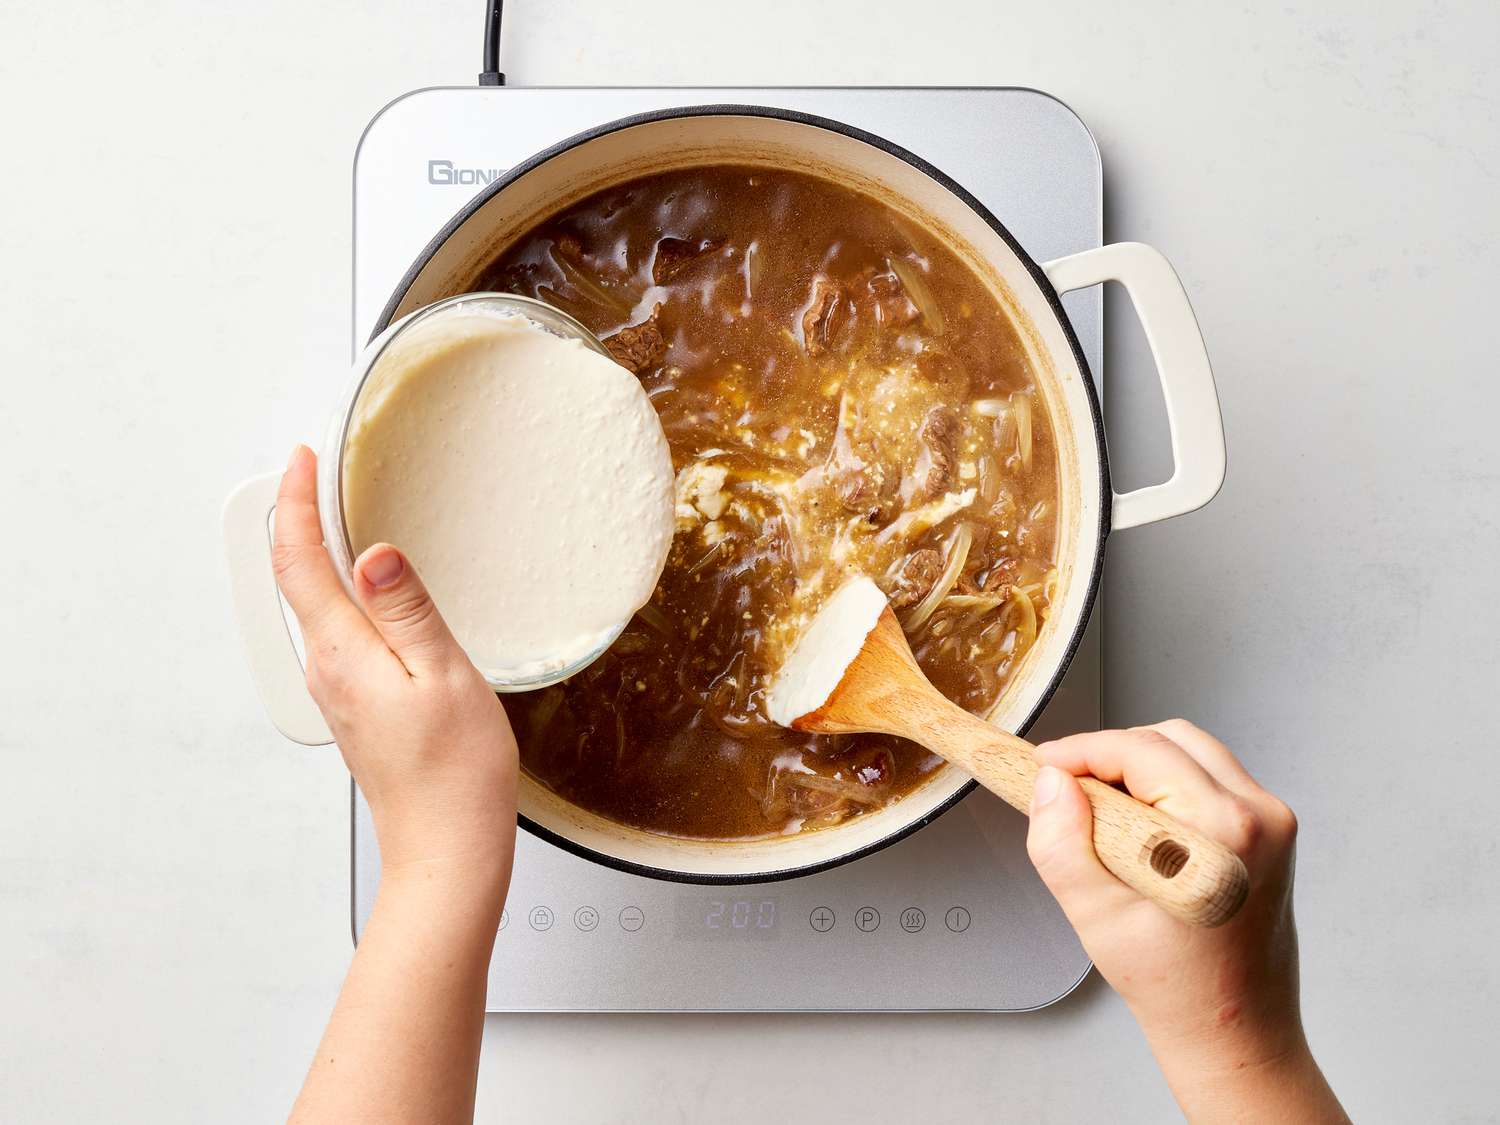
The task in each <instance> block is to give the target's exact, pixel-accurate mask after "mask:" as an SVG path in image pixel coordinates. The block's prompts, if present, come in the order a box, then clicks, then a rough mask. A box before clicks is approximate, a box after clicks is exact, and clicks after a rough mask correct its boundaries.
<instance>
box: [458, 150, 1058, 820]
mask: <svg viewBox="0 0 1500 1125" xmlns="http://www.w3.org/2000/svg"><path fill="white" fill-rule="evenodd" d="M470 288H471V289H472V290H475V291H479V290H485V289H497V290H501V291H509V292H517V293H524V294H526V295H528V296H533V297H538V298H540V299H542V300H545V301H547V302H549V303H551V304H553V305H556V306H557V307H559V308H562V309H564V310H566V311H568V312H570V313H572V314H573V315H575V316H576V317H578V318H579V319H580V320H581V321H583V322H584V323H585V324H587V325H588V326H589V327H590V328H591V329H592V330H593V331H594V332H596V333H597V334H598V335H599V336H601V337H603V338H606V343H607V344H608V345H609V346H610V348H611V350H612V351H613V352H615V354H616V355H617V357H618V358H620V359H621V361H622V362H624V363H626V365H627V366H630V367H632V368H633V369H635V370H637V373H638V374H639V377H640V378H641V381H642V383H643V385H644V386H645V387H646V389H647V391H648V393H649V394H650V395H651V399H652V402H653V403H654V404H655V406H656V408H657V411H658V413H659V415H660V417H661V421H662V425H663V427H664V429H665V431H666V435H667V439H668V442H669V444H670V446H671V449H672V456H673V464H674V468H675V469H676V470H677V472H678V511H679V520H678V533H677V536H676V538H675V540H674V543H673V547H672V553H671V557H670V558H669V560H668V563H667V567H666V570H665V573H664V574H663V575H662V579H661V582H660V584H659V586H658V588H657V590H656V593H655V595H654V596H653V598H652V601H651V604H650V605H649V606H648V607H647V608H646V609H645V610H643V611H642V613H641V614H639V615H638V616H637V617H636V618H635V620H633V621H632V622H631V624H630V626H629V627H628V628H627V629H626V631H625V632H624V633H623V634H622V635H621V637H620V638H619V640H618V641H616V643H615V644H614V646H613V647H612V648H611V649H610V651H609V652H608V653H606V654H605V655H604V656H603V657H602V658H601V659H600V660H599V661H597V662H596V663H595V664H594V665H592V666H591V667H589V668H588V669H586V670H585V671H584V672H582V673H580V674H579V675H577V676H575V677H574V678H573V679H571V680H569V681H568V682H566V683H565V684H562V685H558V686H556V687H552V688H547V689H545V690H543V691H539V692H535V693H531V694H528V695H519V696H506V697H505V707H506V710H507V712H508V713H509V715H510V717H511V720H512V722H513V723H514V725H515V728H516V735H517V738H518V740H519V742H520V747H521V760H522V764H523V766H524V767H525V769H526V770H527V771H528V772H529V773H530V774H531V775H532V776H533V777H534V778H536V779H537V780H538V781H540V782H541V783H542V784H544V785H546V786H548V787H549V788H550V789H552V790H553V791H554V792H556V793H558V794H559V795H561V796H563V797H564V798H566V799H568V800H570V801H572V802H574V803H576V804H578V805H581V806H583V807H584V808H587V809H590V810H592V811H594V812H596V813H599V814H601V815H603V816H606V817H609V818H611V819H614V820H617V821H620V822H623V823H625V824H630V825H634V826H636V827H639V828H643V829H646V830H648V831H652V832H659V833H665V834H671V835H678V836H690V837H702V838H715V839H729V838H746V837H758V836H766V835H772V834H777V833H783V832H789V831H797V830H800V829H807V828H816V827H823V826H826V825H830V824H835V823H838V822H840V821H842V820H845V819H847V818H848V817H851V816H857V815H860V814H861V813H863V812H867V811H869V810H871V809H874V808H878V807H880V806H882V805H884V804H886V803H888V802H889V801H891V800H894V799H896V798H898V797H900V796H902V795H903V794H905V793H908V792H910V791H911V790H912V789H913V788H915V787H916V786H918V785H919V784H920V783H921V782H922V781H923V780H924V779H926V778H927V777H928V776H929V775H931V773H932V772H933V771H934V770H936V769H937V768H938V767H939V766H940V765H941V764H942V763H941V761H940V760H939V759H938V758H936V757H935V756H933V755H932V754H929V753H927V752H926V751H925V750H923V749H921V748H920V747H918V746H915V745H913V744H911V743H908V742H903V741H900V740H897V739H894V738H889V737H884V736H836V737H821V736H814V735H804V734H798V733H795V732H792V731H788V730H784V729H782V728H780V727H777V726H776V725H774V724H773V723H771V722H770V721H769V720H768V719H767V718H766V715H765V710H764V704H763V698H764V693H765V689H766V686H767V684H768V681H769V679H770V677H771V676H772V675H773V674H774V672H775V670H776V668H777V666H778V664H779V661H780V659H781V656H782V654H783V653H784V652H785V651H786V648H787V646H788V645H789V644H790V643H791V642H792V641H793V640H795V637H796V634H797V631H798V630H799V629H800V628H801V626H802V625H803V624H805V622H806V620H807V619H808V617H809V616H810V615H811V613H812V612H813V611H815V610H816V608H817V606H818V604H819V603H820V601H821V599H822V598H824V597H826V596H827V594H828V593H830V592H832V590H833V589H834V588H836V587H837V585H838V584H839V583H840V582H841V581H842V580H843V579H844V578H846V577H848V576H851V575H854V574H868V575H869V576H870V577H872V578H874V579H875V580H876V581H877V582H878V583H879V584H880V585H881V586H882V588H883V589H885V590H886V591H887V593H888V594H890V595H891V596H892V602H893V605H895V606H896V607H897V612H898V616H899V617H901V618H902V620H903V624H904V625H907V626H908V635H909V637H910V639H911V641H912V645H913V648H914V650H915V651H916V653H917V657H918V659H919V661H920V662H921V664H922V666H923V668H924V670H925V671H926V672H927V674H928V676H929V677H930V678H931V679H932V681H933V682H934V683H935V684H936V685H937V686H938V687H939V688H940V689H941V690H942V691H943V692H944V693H945V694H947V695H948V696H949V697H950V698H951V699H954V700H955V701H956V702H958V703H959V704H961V705H962V706H964V707H966V708H968V709H969V710H971V711H974V712H976V713H983V712H985V711H987V710H988V709H989V708H990V707H991V706H993V704H994V703H995V701H996V700H997V699H998V698H999V696H1000V694H1001V692H1002V691H1003V690H1004V688H1005V685H1006V683H1007V682H1008V680H1009V677H1010V674H1011V672H1012V670H1013V669H1014V668H1015V667H1016V665H1017V664H1018V662H1019V661H1020V659H1021V658H1022V657H1023V656H1024V655H1025V652H1026V650H1027V648H1028V647H1029V645H1030V644H1031V643H1032V641H1033V640H1034V638H1035V635H1036V630H1037V629H1038V628H1039V627H1040V625H1041V623H1042V622H1043V621H1045V618H1046V614H1047V611H1048V608H1049V595H1050V593H1051V591H1052V584H1053V581H1054V579H1055V573H1056V572H1055V570H1054V552H1055V548H1056V535H1055V527H1054V520H1055V513H1056V509H1057V458H1056V452H1055V447H1054V443H1053V438H1052V427H1051V424H1050V421H1049V419H1048V417H1047V414H1046V410H1045V406H1044V404H1043V402H1042V400H1041V397H1040V395H1039V394H1038V393H1037V391H1036V388H1035V386H1034V385H1033V380H1032V377H1031V372H1030V369H1029V366H1028V362H1027V358H1026V351H1025V348H1024V347H1023V345H1022V343H1021V340H1020V338H1019V336H1018V334H1017V332H1016V329H1015V327H1014V325H1013V324H1012V322H1011V320H1010V318H1009V316H1008V314H1007V313H1006V311H1005V310H1004V309H1003V308H1002V307H1001V305H1000V304H999V303H998V302H997V301H996V299H995V298H994V296H993V295H992V294H991V292H990V291H989V290H988V289H987V288H986V287H985V286H984V284H983V283H982V282H981V281H980V280H979V279H978V278H977V277H976V276H975V275H974V274H973V273H972V272H971V271H970V270H969V269H968V268H967V267H966V266H965V265H963V264H962V263H961V262H960V261H959V260H958V258H957V257H956V256H955V255H954V254H953V253H952V252H951V251H949V250H948V249H946V248H945V247H944V246H943V245H942V244H941V243H939V242H938V241H937V240H936V239H935V238H934V237H933V236H932V235H931V234H929V233H928V232H927V231H926V230H925V229H922V228H920V227H917V226H916V225H914V224H912V223H910V222H909V221H907V220H906V219H904V218H902V217H901V216H900V215H898V214H897V213H896V212H894V211H893V210H891V209H890V208H888V207H886V206H885V205H883V204H881V203H879V202H878V201H876V200H874V199H872V198H870V197H868V196H864V195H860V194H856V193H854V192H852V191H850V190H848V189H845V188H842V187H839V186H837V185H835V184H832V183H829V182H826V181H823V180H819V179H815V178H812V177H809V176H805V175H801V174H795V173H789V172H781V171H772V170H765V169H752V168H745V167H731V166H725V167H713V168H701V169H693V170H688V171H680V172H670V173H664V174H660V175H655V176H650V177H646V178H643V179H639V180H636V181H634V182H631V183H628V184H625V185H622V186H620V187H615V188H610V189H608V190H606V191H603V192H600V193H598V194H596V195H594V196H591V197H589V198H587V199H585V200H583V201H582V202H580V203H577V204H575V205H574V206H572V207H569V208H568V209H567V210H566V211H564V212H562V213H560V214H559V215H557V216H555V217H554V218H552V219H550V220H548V221H547V222H544V223H543V224H541V225H540V226H538V227H536V228H535V229H534V230H532V231H530V232H528V233H527V234H526V235H525V236H524V237H522V238H521V239H519V240H518V241H517V242H516V243H515V244H513V245H512V246H511V247H510V248H508V249H507V250H505V251H504V252H503V253H502V254H500V255H499V257H498V258H497V259H496V260H495V261H494V262H493V263H492V264H491V265H490V266H488V267H487V268H486V269H485V270H484V271H483V272H482V273H481V274H480V276H478V277H477V278H476V279H475V281H474V284H473V285H472V286H470ZM622 330H624V331H623V332H622ZM1028 419H1029V423H1028ZM1028 435H1029V437H1028ZM965 545H966V546H967V555H966V558H965V561H964V564H963V566H962V568H961V570H960V571H959V573H958V577H957V580H956V582H954V583H953V584H952V588H951V590H950V591H949V593H948V595H947V596H946V597H944V598H942V600H941V601H940V602H939V601H938V600H937V598H936V596H934V597H933V598H928V599H924V597H923V595H924V593H926V592H927V591H928V590H929V589H930V588H931V587H932V586H933V585H934V580H935V579H936V578H937V577H938V573H939V572H940V571H942V570H943V569H944V567H945V564H947V563H948V562H950V561H951V560H953V558H954V556H955V554H956V553H957V552H958V551H959V550H960V549H961V548H963V547H964V546H965ZM939 592H940V593H941V591H939ZM930 604H937V608H936V610H935V611H934V612H932V613H931V614H930V615H928V614H927V613H926V610H927V608H928V606H929V605H930ZM918 618H925V620H921V621H918Z"/></svg>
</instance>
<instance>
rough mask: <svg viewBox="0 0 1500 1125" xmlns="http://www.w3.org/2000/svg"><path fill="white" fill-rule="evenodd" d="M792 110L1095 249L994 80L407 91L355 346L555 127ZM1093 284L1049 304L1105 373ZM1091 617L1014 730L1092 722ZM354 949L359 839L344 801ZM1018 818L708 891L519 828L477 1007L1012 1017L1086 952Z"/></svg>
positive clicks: (1047, 119) (364, 264)
mask: <svg viewBox="0 0 1500 1125" xmlns="http://www.w3.org/2000/svg"><path fill="white" fill-rule="evenodd" d="M710 104H713V105H722V104H758V105H770V106H779V107H784V108H789V109H799V110H803V111H806V112H809V113H813V114H817V115H820V116H824V117H830V118H834V119H835V120H840V121H845V122H848V123H850V124H852V125H856V126H859V127H860V128H863V129H866V130H869V131H871V132H873V133H877V134H879V135H881V136H884V137H887V138H889V139H890V140H892V141H894V142H896V143H897V144H900V145H903V146H905V147H907V148H909V149H911V150H912V151H914V152H916V153H918V154H919V155H921V156H922V157H924V158H926V159H927V160H929V161H931V162H932V163H933V164H935V165H936V166H937V167H939V168H941V169H942V170H943V171H944V172H946V173H948V174H949V175H950V176H952V177H954V178H955V179H956V180H957V181H958V182H959V183H961V184H963V185H964V186H965V187H966V188H968V189H969V191H971V192H972V193H973V194H974V195H976V196H977V197H978V198H979V199H980V200H982V201H983V202H984V203H985V204H986V205H987V206H988V207H989V208H990V209H991V210H992V211H993V212H994V213H995V214H996V215H997V216H999V218H1000V219H1001V220H1002V221H1003V222H1004V223H1005V224H1006V225H1007V226H1008V227H1009V228H1010V230H1011V231H1012V232H1013V233H1014V234H1015V235H1016V237H1017V238H1018V239H1019V240H1020V242H1021V244H1022V245H1023V246H1024V247H1025V248H1026V249H1027V250H1028V251H1029V252H1030V253H1031V255H1032V256H1033V257H1034V258H1036V259H1037V260H1039V261H1045V260H1047V259H1050V258H1055V257H1061V256H1062V255H1065V254H1071V253H1075V252H1077V251H1079V250H1084V249H1087V248H1089V247H1092V246H1098V245H1100V242H1101V237H1100V236H1101V224H1102V194H1101V171H1100V165H1099V156H1098V150H1097V149H1096V147H1095V145H1094V142H1093V138H1092V137H1091V136H1090V135H1089V133H1088V130H1087V129H1086V128H1085V127H1084V126H1083V124H1082V123H1081V122H1080V121H1079V120H1078V118H1077V117H1075V116H1074V115H1073V113H1072V112H1071V111H1070V110H1069V109H1068V108H1067V107H1066V106H1064V105H1063V104H1062V103H1060V102H1058V101H1056V100H1055V99H1052V98H1050V97H1048V96H1046V95H1045V94H1040V93H1037V92H1035V91H1030V90H1014V89H937V90H933V89H914V90H897V89H860V90H840V89H655V90H653V89H614V90H605V89H596V90H590V89H551V90H549V89H525V88H513V87H507V88H495V87H488V88H463V89H434V90H421V91H417V92H416V93H413V94H408V95H406V96H405V97H402V98H399V99H397V100H396V101H394V102H392V103H391V104H390V105H389V106H387V107H386V108H385V109H384V110H382V111H381V113H380V114H379V115H378V116H377V117H376V118H375V120H374V121H372V122H371V123H370V126H369V127H368V129H367V130H366V132H365V135H364V137H363V138H362V139H361V141H360V145H359V149H358V152H357V155H356V157H355V168H354V317H353V325H352V329H353V330H352V333H351V339H350V343H351V347H352V349H353V350H354V351H358V349H359V348H360V347H362V346H363V344H364V342H365V341H366V340H367V339H368V338H369V336H370V333H371V330H372V328H373V326H374V323H375V320H376V318H377V317H378V315H379V313H380V310H381V309H382V307H383V306H384V305H385V303H386V301H387V299H388V298H389V297H390V294H391V292H392V290H393V289H394V288H395V286H396V283H397V281H398V280H399V279H400V277H401V275H402V274H403V273H404V272H405V270H406V268H407V267H408V266H409V265H410V264H411V263H412V261H413V260H414V259H415V258H416V256H417V255H418V253H420V251H421V250H422V248H423V247H424V246H425V245H426V244H427V242H428V241H429V240H430V239H431V238H432V236H433V235H434V234H435V233H436V232H437V231H438V230H439V229H440V228H441V227H442V225H443V224H444V223H445V222H446V221H447V220H448V219H449V218H450V217H451V216H452V215H453V214H454V212H456V211H457V210H458V209H459V208H460V207H461V206H463V204H464V203H466V202H467V201H468V200H469V199H470V198H472V197H473V195H474V194H475V193H476V192H478V191H481V190H483V188H484V187H485V185H487V184H488V183H490V182H492V181H493V180H494V179H495V178H496V177H498V176H500V175H503V173H504V170H505V169H506V168H508V167H510V166H511V165H514V164H515V163H517V162H519V161H521V160H523V159H525V158H526V157H528V156H530V155H532V154H533V153H536V152H538V151H540V150H542V149H545V148H548V147H550V146H551V145H554V144H556V143H557V142H558V141H561V140H563V139H565V138H567V137H569V136H572V135H573V134H575V133H578V132H580V131H582V130H585V129H588V128H591V127H593V126H596V125H600V124H603V123H605V122H608V121H612V120H615V119H617V118H620V117H625V116H628V115H630V114H634V113H641V112H645V111H647V110H652V109H661V108H666V107H670V106H689V105H710ZM1101 300H1102V299H1101V296H1100V292H1099V290H1098V289H1094V290H1089V291H1084V292H1079V293H1072V294H1069V295H1068V296H1067V297H1065V298H1064V305H1065V307H1066V308H1067V310H1068V313H1069V316H1070V317H1071V319H1072V321H1073V325H1074V327H1075V329H1076V330H1077V333H1078V336H1079V339H1080V341H1081V343H1082V345H1083V348H1084V352H1085V354H1086V356H1087V358H1088V360H1089V364H1090V366H1091V368H1092V369H1093V371H1094V372H1095V374H1096V376H1097V374H1098V372H1099V371H1100V365H1101V343H1102V339H1101V338H1102V324H1101V321H1102V316H1101V312H1102V309H1101ZM1099 677H1100V668H1099V650H1098V637H1097V625H1095V626H1091V627H1090V629H1089V632H1088V633H1087V634H1086V636H1085V640H1084V643H1083V645H1082V646H1081V648H1080V650H1079V652H1078V654H1077V655H1076V657H1075V658H1074V661H1073V666H1072V668H1071V670H1070V671H1069V673H1068V676H1067V678H1066V679H1065V680H1064V682H1063V684H1062V686H1061V687H1060V689H1059V691H1058V692H1057V694H1056V696H1055V697H1054V699H1053V701H1052V703H1051V704H1050V705H1049V707H1048V709H1047V711H1046V713H1045V714H1044V715H1043V717H1042V719H1041V721H1040V723H1039V724H1038V728H1037V729H1036V730H1035V731H1034V732H1033V733H1034V734H1036V735H1038V736H1039V737H1046V736H1050V735H1055V734H1062V733H1067V732H1069V731H1074V730H1084V729H1092V728H1097V727H1098V725H1099V694H1100V678H1099ZM352 804H353V871H352V876H353V877H352V891H353V894H352V911H353V927H354V934H355V938H356V940H357V939H358V936H359V933H360V931H361V929H362V928H363V926H364V922H365V919H366V918H368V916H369V912H370V909H371V906H372V905H373V901H374V895H375V888H376V886H377V883H378V881H379V864H380V858H379V851H378V848H377V847H376V844H375V835H374V829H373V826H372V825H371V823H370V817H369V810H368V808H367V807H366V805H365V803H364V801H363V799H362V798H361V796H360V794H359V793H358V791H357V790H356V791H354V793H353V803H352ZM1025 834H1026V821H1025V818H1024V817H1022V816H1021V815H1019V814H1018V813H1016V812H1014V811H1013V810H1011V809H1010V808H1009V807H1008V806H1006V805H1005V804H1004V803H1003V802H1001V801H1000V800H999V799H998V798H995V797H992V796H990V795H989V794H988V793H985V792H983V791H980V792H976V793H974V794H972V795H971V796H969V797H968V798H966V799H965V800H963V801H962V802H961V803H960V804H959V805H957V806H956V807H955V808H953V809H951V810H950V811H949V812H947V813H945V814H944V815H943V816H941V817H939V818H938V819H937V820H936V821H935V822H933V823H932V824H930V825H928V826H927V827H925V828H923V829H922V830H921V831H919V832H917V833H915V834H914V835H912V836H910V837H908V838H907V839H905V840H903V841H901V842H900V843H897V844H895V845H893V846H891V847H889V848H886V849H884V850H883V851H880V852H877V853H876V854H874V855H871V856H868V857H866V858H864V859H861V860H857V861H855V862H853V863H850V864H846V865H844V866H842V867H838V868H835V869H833V870H831V871H826V872H822V873H820V874H817V875H812V876H808V877H805V878H801V879H796V880H792V881H788V882H778V883H763V884H752V885H746V886H737V887H705V886H696V885H691V884H681V883H672V882H663V881H657V880H652V879H646V878H642V877H639V876H635V875H627V874H624V873H622V872H619V871H615V870H612V869H609V868H605V867H602V866H599V865H598V864H595V863H592V862H590V861H588V860H584V859H580V858H578V857H576V856H574V855H571V854H569V853H567V852H564V851H562V850H561V849H559V848H556V847H554V846H553V845H551V844H548V843H547V842H545V841H543V840H541V839H539V838H537V837H534V836H531V835H529V834H528V833H526V832H524V831H523V832H521V833H520V837H519V840H518V843H517V850H516V866H515V874H514V877H513V879H512V883H511V891H510V897H509V903H508V905H507V907H506V910H505V913H504V915H503V916H502V919H501V924H500V932H499V933H498V935H497V937H496V942H495V954H494V959H493V961H492V963H491V968H490V980H489V1007H490V1009H491V1010H494V1011H652V1010H654V1011H668V1010H670V1011H695V1010H697V1011H701V1010H745V1011H757V1010H758V1011H773V1010H810V1009H811V1010H868V1011H875V1010H899V1011H920V1010H937V1009H947V1010H991V1011H1022V1010H1026V1009H1030V1008H1036V1007H1040V1006H1042V1005H1045V1004H1049V1003H1051V1002H1052V1001H1054V1000H1056V999H1058V998H1059V997H1061V996H1063V995H1065V994H1067V993H1068V992H1069V991H1070V990H1071V989H1072V988H1073V987H1074V986H1075V985H1076V984H1077V983H1078V982H1079V981H1080V980H1081V979H1082V977H1083V975H1084V974H1085V973H1086V972H1087V970H1088V958H1087V957H1086V955H1085V954H1084V952H1083V950H1082V948H1081V947H1080V946H1079V944H1078V941H1077V938H1076V937H1075V936H1074V934H1073V932H1072V930H1071V929H1070V928H1069V927H1068V925H1067V922H1066V920H1065V919H1064V918H1063V916H1062V913H1061V911H1060V910H1059V909H1058V908H1057V905H1056V904H1055V903H1054V902H1053V900H1052V897H1051V895H1049V894H1048V893H1047V890H1046V888H1045V887H1044V886H1043V885H1042V883H1041V882H1040V880H1039V879H1038V878H1037V876H1036V874H1035V872H1034V871H1033V870H1032V869H1031V865H1030V863H1029V862H1028V861H1027V859H1026V850H1025Z"/></svg>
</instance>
